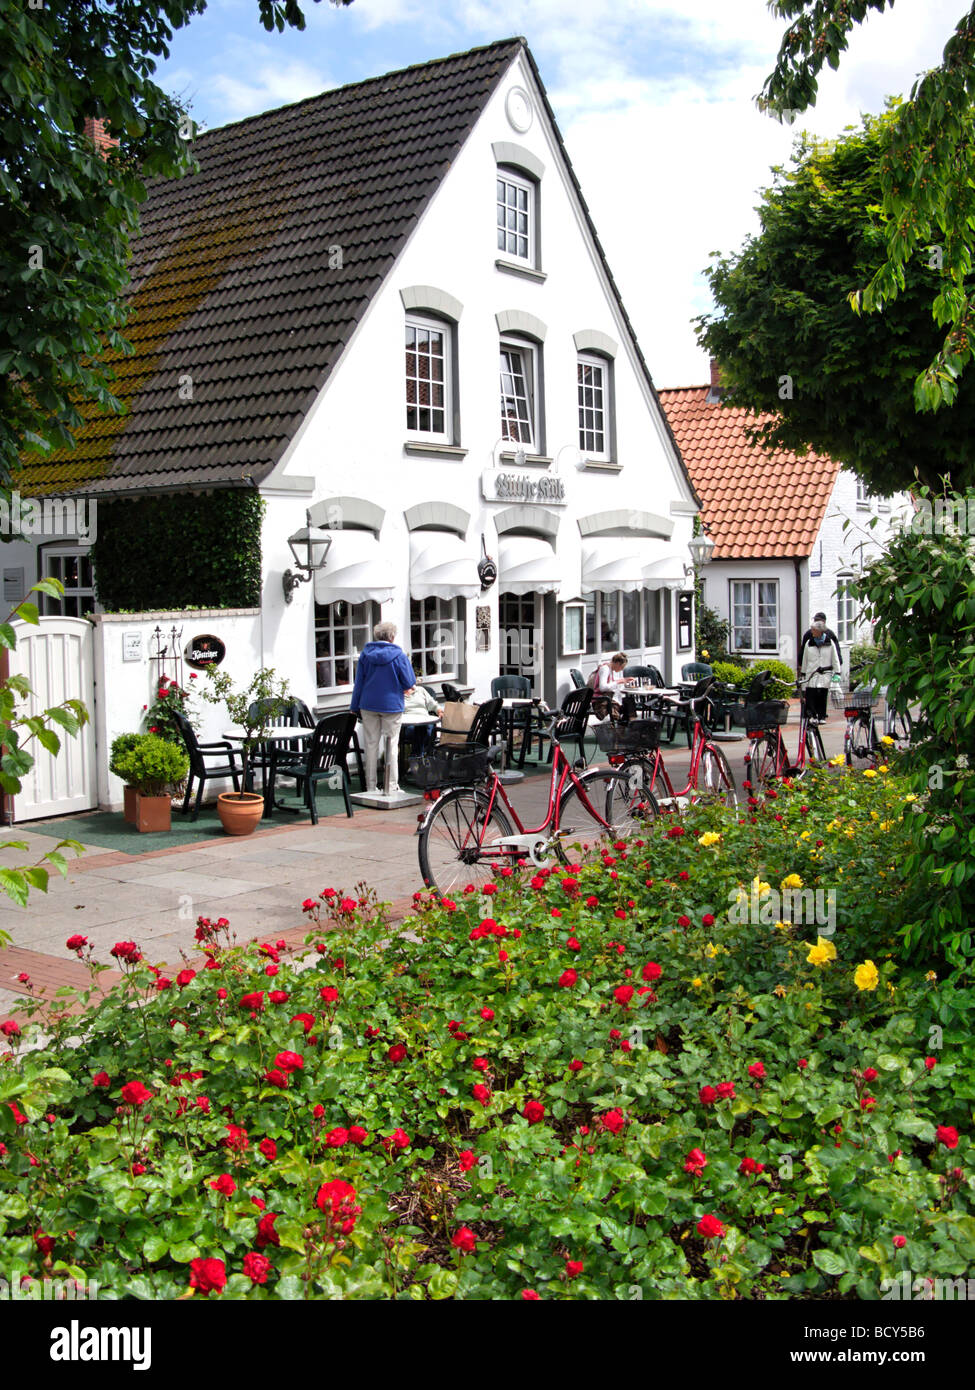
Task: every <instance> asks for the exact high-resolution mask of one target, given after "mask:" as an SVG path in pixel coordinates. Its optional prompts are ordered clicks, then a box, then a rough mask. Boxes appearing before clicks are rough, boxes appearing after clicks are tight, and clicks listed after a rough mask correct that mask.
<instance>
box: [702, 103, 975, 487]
mask: <svg viewBox="0 0 975 1390" xmlns="http://www.w3.org/2000/svg"><path fill="white" fill-rule="evenodd" d="M898 120H899V108H897V107H894V108H892V109H891V110H889V111H888V112H887V113H885V114H884V115H883V116H877V117H867V118H865V119H864V120H863V122H862V125H861V126H860V128H859V129H856V130H854V131H852V132H850V133H848V134H847V135H845V136H844V137H843V138H841V139H839V140H836V141H833V142H829V143H816V142H814V141H812V140H810V139H808V138H806V137H801V138H800V139H799V140H798V141H797V144H796V147H795V149H794V151H793V159H792V164H791V166H790V167H789V168H788V169H785V168H781V167H777V168H776V169H775V170H774V171H773V174H774V181H773V184H772V187H771V188H769V189H766V190H765V192H764V193H763V194H762V202H761V205H760V207H759V215H760V219H761V232H760V234H759V235H758V236H756V237H751V238H749V239H748V240H747V241H746V243H745V245H744V246H743V247H742V249H741V250H740V251H739V252H737V253H736V254H735V255H733V256H729V257H724V258H716V260H715V262H714V263H713V264H712V266H711V268H710V269H709V270H708V271H707V272H706V273H707V276H708V279H709V281H710V284H711V290H712V293H713V295H714V298H715V301H716V303H717V305H718V313H717V315H711V316H709V315H704V316H703V317H702V318H700V319H699V320H698V326H699V329H698V331H699V338H700V341H701V342H702V343H703V344H704V345H705V346H706V347H707V349H708V350H709V352H711V353H712V354H713V356H715V357H716V358H717V359H718V361H719V362H720V363H721V365H722V372H723V376H724V378H725V379H726V382H727V387H728V390H727V394H726V400H727V401H728V403H729V404H732V405H740V406H745V407H748V408H750V409H753V410H756V411H762V412H771V413H772V418H771V419H769V420H768V421H766V422H765V423H764V424H761V425H758V424H757V423H756V425H755V426H754V427H753V429H752V430H751V431H750V432H751V433H752V435H753V437H754V438H757V439H759V440H760V441H761V442H762V444H763V445H765V446H766V447H767V448H769V449H770V450H775V449H795V450H797V451H798V452H800V453H802V452H804V451H805V450H806V448H807V446H808V447H811V448H813V449H815V450H816V451H817V452H819V453H823V454H828V455H830V456H831V457H833V458H837V459H842V460H843V462H844V463H846V464H848V465H849V466H850V467H851V468H853V469H855V470H856V471H857V472H858V473H859V474H860V476H861V477H862V478H864V479H865V480H866V481H867V482H868V483H869V485H870V487H871V488H872V490H873V491H875V492H877V493H880V494H881V495H889V494H891V493H892V492H895V491H898V490H899V489H902V488H906V487H908V486H910V485H911V483H912V482H913V481H914V479H915V474H918V475H919V476H920V478H921V480H922V481H923V482H924V483H926V484H927V485H929V486H931V487H937V486H938V485H939V483H938V480H939V479H940V478H941V477H942V476H943V475H947V474H950V476H951V481H952V485H953V486H954V487H956V488H958V489H959V490H962V489H964V488H966V487H968V486H970V485H971V484H972V483H973V482H975V461H973V459H972V453H971V447H970V425H969V421H970V419H971V415H972V411H973V408H975V376H973V374H971V373H969V374H968V376H967V377H965V378H964V379H963V380H961V381H959V383H958V397H957V403H956V407H955V409H952V410H943V411H940V412H939V413H938V414H937V415H936V416H934V417H932V416H931V415H929V414H928V415H924V414H919V413H918V412H917V409H916V404H915V397H914V389H913V382H914V379H915V377H916V375H917V373H918V372H919V371H922V370H923V369H924V366H925V364H926V363H927V362H928V360H929V359H930V356H931V354H932V353H933V352H936V351H937V347H938V341H939V339H940V330H939V329H938V327H937V325H936V324H935V323H934V322H933V320H932V318H931V310H930V305H931V296H932V294H934V293H935V292H936V290H937V287H938V285H939V284H940V283H941V279H942V277H941V273H940V271H939V270H938V268H937V258H935V257H931V258H922V259H915V260H913V261H912V262H911V264H910V265H909V266H907V267H905V269H904V272H903V289H902V290H901V292H900V293H899V294H898V296H897V298H896V299H895V300H891V301H890V302H888V303H887V305H886V306H885V308H884V311H883V313H882V314H864V315H856V314H853V313H851V312H850V309H849V305H848V302H847V291H848V289H849V286H850V285H851V284H855V283H857V281H858V280H862V279H863V277H864V276H865V275H867V274H868V273H869V270H870V267H871V266H872V265H875V264H876V261H877V258H878V256H882V255H883V248H884V244H885V235H886V232H885V229H886V221H885V217H884V214H883V212H882V211H881V208H880V204H881V201H882V186H881V185H882V164H883V160H884V150H885V148H886V145H887V141H888V137H889V132H890V131H891V129H892V128H894V127H895V126H896V125H897V122H898ZM966 128H968V129H970V130H971V129H973V128H975V116H969V117H966Z"/></svg>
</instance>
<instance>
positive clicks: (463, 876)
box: [417, 717, 657, 895]
mask: <svg viewBox="0 0 975 1390" xmlns="http://www.w3.org/2000/svg"><path fill="white" fill-rule="evenodd" d="M574 736H575V732H574V730H573V737H574ZM558 737H559V721H558V719H557V717H556V719H555V722H554V723H553V725H552V729H551V738H552V747H553V749H554V750H555V751H554V756H553V758H552V771H551V776H550V779H549V789H548V811H547V813H546V816H545V819H544V820H543V821H542V823H541V825H538V826H535V827H534V828H530V827H526V826H524V825H523V824H522V822H521V819H520V817H519V815H518V812H517V811H516V810H515V808H514V807H513V806H512V804H511V802H510V801H509V800H508V796H507V793H506V792H505V789H504V787H503V786H502V784H501V781H500V779H499V777H498V774H497V773H496V772H495V771H494V769H493V768H492V767H491V766H490V762H489V753H488V750H487V749H486V748H475V749H471V748H467V747H460V748H449V747H448V748H437V749H434V751H433V753H432V754H431V755H430V758H429V760H428V762H429V763H430V766H431V771H430V773H429V774H428V776H429V778H430V779H431V780H432V782H436V783H439V786H436V787H435V789H434V790H433V792H432V793H429V794H431V795H433V796H435V798H436V799H435V800H434V801H433V804H432V805H431V807H430V809H429V810H428V811H427V812H425V814H424V815H423V816H422V817H421V819H420V823H419V825H418V826H417V834H418V836H419V843H418V845H417V850H418V854H419V860H420V873H421V874H422V876H423V882H424V883H425V884H426V885H427V887H428V888H435V889H436V890H437V891H438V892H440V893H441V894H448V895H449V894H450V893H451V892H452V891H455V890H456V889H457V887H458V886H466V885H467V884H469V883H473V884H474V886H475V887H477V885H478V883H479V882H485V881H489V880H491V879H492V878H493V877H494V874H495V872H496V870H497V869H499V868H501V867H503V866H504V865H509V866H512V867H514V866H518V865H533V866H536V867H541V866H542V865H544V864H545V863H546V862H549V861H550V860H551V859H552V857H553V856H554V857H555V858H557V859H558V860H560V861H561V862H562V863H563V864H567V863H569V862H570V855H569V853H568V851H569V848H570V847H572V848H574V849H575V850H576V851H577V854H576V857H578V853H579V852H583V853H584V852H585V851H586V850H587V849H594V848H596V847H598V845H599V844H601V843H603V842H607V841H608V842H610V843H615V842H617V841H619V840H625V839H627V838H628V837H630V836H632V835H639V834H641V833H642V832H645V831H646V829H647V826H648V825H649V824H650V823H651V822H652V821H653V820H654V819H655V818H656V816H657V803H656V801H655V800H654V798H653V796H652V795H651V794H650V793H649V792H648V791H646V790H645V789H644V787H643V784H642V780H641V779H638V778H636V777H635V776H632V775H628V774H627V773H626V771H625V770H616V769H614V768H611V767H595V768H589V769H585V765H584V764H581V766H580V764H576V765H575V766H573V765H572V764H571V763H570V762H569V759H568V758H567V757H566V755H565V753H564V752H563V750H562V746H561V744H560V743H559V741H558ZM440 787H446V788H447V790H443V791H441V790H440Z"/></svg>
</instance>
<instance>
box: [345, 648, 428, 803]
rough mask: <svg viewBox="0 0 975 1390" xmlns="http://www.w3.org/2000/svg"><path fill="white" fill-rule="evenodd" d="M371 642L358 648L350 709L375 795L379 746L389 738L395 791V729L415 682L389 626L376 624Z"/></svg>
mask: <svg viewBox="0 0 975 1390" xmlns="http://www.w3.org/2000/svg"><path fill="white" fill-rule="evenodd" d="M372 636H373V640H372V641H371V642H367V643H366V645H365V646H364V647H363V649H362V655H361V656H360V657H359V661H358V664H357V665H356V668H355V685H354V686H353V687H352V703H351V709H352V713H353V714H357V715H358V716H359V718H360V719H361V720H362V729H363V733H364V735H365V744H366V748H365V762H366V791H367V792H375V791H377V790H378V787H377V785H376V767H377V764H378V761H379V743H380V740H381V739H383V738H388V739H389V751H388V754H387V756H388V758H389V768H388V772H389V791H390V793H392V792H397V791H399V776H398V769H399V730H400V724H401V723H402V720H403V704H404V696H406V695H408V694H410V692H411V691H412V690H413V688H414V686H415V684H416V681H415V678H414V675H413V667H412V666H411V664H410V661H409V658H408V657H407V655H406V653H405V652H404V651H403V650H402V648H401V647H398V646H397V645H396V641H395V638H396V627H395V624H393V623H377V624H376V626H375V627H374V628H373V630H372Z"/></svg>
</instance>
